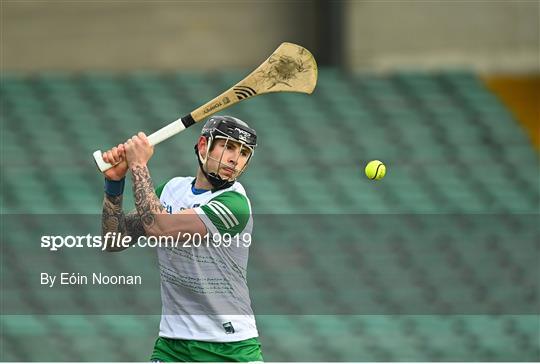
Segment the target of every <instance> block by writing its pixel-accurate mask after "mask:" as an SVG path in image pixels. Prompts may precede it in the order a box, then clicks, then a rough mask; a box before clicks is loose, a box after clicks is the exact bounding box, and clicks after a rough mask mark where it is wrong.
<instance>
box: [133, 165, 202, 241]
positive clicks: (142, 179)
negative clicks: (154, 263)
mask: <svg viewBox="0 0 540 364" xmlns="http://www.w3.org/2000/svg"><path fill="white" fill-rule="evenodd" d="M131 174H132V177H133V195H134V196H135V207H136V208H137V212H138V215H139V216H140V220H141V222H142V226H143V227H144V230H145V232H146V234H147V235H152V236H173V237H175V238H177V237H178V233H182V235H181V236H180V238H181V239H188V238H189V235H193V234H199V235H200V236H204V235H205V234H206V233H207V231H206V226H205V225H204V223H203V222H202V221H201V219H200V218H199V216H198V215H197V213H196V212H195V211H194V210H193V209H188V210H183V211H182V212H181V213H179V214H174V215H169V214H167V212H166V211H165V208H164V207H163V206H162V205H161V202H160V201H159V199H158V197H157V195H156V193H155V192H154V187H153V185H152V179H151V178H150V172H149V171H148V167H147V166H146V165H139V164H138V165H135V166H132V167H131Z"/></svg>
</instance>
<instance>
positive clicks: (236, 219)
mask: <svg viewBox="0 0 540 364" xmlns="http://www.w3.org/2000/svg"><path fill="white" fill-rule="evenodd" d="M194 180H195V179H194V178H193V177H177V178H173V179H171V180H170V181H169V182H167V183H166V184H165V185H162V186H160V187H159V188H158V189H157V190H156V193H157V194H158V196H159V198H160V201H161V203H162V205H163V206H164V207H165V209H166V210H167V212H168V213H173V214H174V213H178V212H180V211H181V210H184V209H190V208H193V209H195V211H196V212H197V214H198V215H199V217H200V218H201V220H202V222H203V223H204V224H205V225H206V228H207V230H208V232H209V234H210V236H213V237H214V244H215V245H213V244H208V241H206V242H204V241H203V244H201V246H199V247H194V246H193V243H195V241H193V242H192V244H189V245H191V247H183V246H178V247H176V248H175V247H159V248H158V249H157V251H158V259H159V267H160V276H161V301H162V316H161V323H160V328H159V336H161V337H167V338H174V339H186V340H200V341H211V342H233V341H241V340H246V339H250V338H253V337H257V336H258V332H257V327H256V324H255V317H254V316H253V311H252V309H251V301H250V298H249V290H248V287H247V280H246V272H247V262H248V253H249V245H250V244H251V231H252V228H253V218H252V216H251V205H250V202H249V199H248V198H247V196H246V192H245V190H244V188H243V187H242V185H241V184H240V183H238V182H235V183H234V184H233V185H232V186H231V187H229V188H227V189H223V190H219V191H217V192H211V191H201V190H196V189H194V188H193V182H194ZM231 237H234V239H233V240H232V243H231V244H230V246H228V247H225V245H229V244H225V242H226V241H230V239H231ZM216 238H217V239H216ZM220 238H222V239H223V240H222V241H219V240H220ZM248 240H249V241H248ZM211 241H212V240H211ZM216 246H217V247H216Z"/></svg>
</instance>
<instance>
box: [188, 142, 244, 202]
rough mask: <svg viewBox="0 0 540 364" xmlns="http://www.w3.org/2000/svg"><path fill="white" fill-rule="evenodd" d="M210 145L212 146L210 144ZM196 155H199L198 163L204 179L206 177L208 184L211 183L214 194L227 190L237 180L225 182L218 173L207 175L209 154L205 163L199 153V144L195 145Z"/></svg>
mask: <svg viewBox="0 0 540 364" xmlns="http://www.w3.org/2000/svg"><path fill="white" fill-rule="evenodd" d="M208 145H209V146H210V144H208ZM207 153H208V151H207ZM195 154H196V155H197V161H198V162H199V168H200V169H201V171H202V173H203V175H204V177H206V179H207V180H208V182H210V184H211V185H212V187H214V188H213V189H212V192H215V191H219V190H222V189H225V188H229V187H231V186H232V185H233V184H234V182H235V180H233V181H227V180H224V179H223V178H221V177H220V176H219V175H217V174H216V173H207V172H206V171H205V168H204V165H205V164H206V160H207V159H208V154H207V158H205V161H204V162H203V161H202V157H201V154H200V153H199V148H198V146H197V144H195Z"/></svg>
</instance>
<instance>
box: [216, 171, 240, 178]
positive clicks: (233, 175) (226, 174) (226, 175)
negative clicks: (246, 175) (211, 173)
mask: <svg viewBox="0 0 540 364" xmlns="http://www.w3.org/2000/svg"><path fill="white" fill-rule="evenodd" d="M237 175H238V173H236V171H231V170H229V169H225V170H222V171H220V172H219V176H220V177H221V178H222V179H223V180H226V181H232V180H234V179H235V178H236V176H237Z"/></svg>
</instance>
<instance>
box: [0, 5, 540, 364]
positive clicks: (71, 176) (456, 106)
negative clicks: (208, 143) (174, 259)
mask: <svg viewBox="0 0 540 364" xmlns="http://www.w3.org/2000/svg"><path fill="white" fill-rule="evenodd" d="M539 14H540V11H539V3H538V2H537V1H512V2H502V1H501V2H499V1H491V2H489V1H477V2H475V1H471V2H443V1H431V2H424V1H395V2H392V1H387V2H373V1H346V2H324V1H302V2H272V1H266V2H203V3H195V2H151V3H150V2H133V3H129V4H128V3H126V2H110V3H107V2H49V1H40V2H34V1H24V2H15V1H5V0H3V1H2V2H1V23H2V25H1V26H2V29H1V34H2V37H1V53H2V55H1V57H2V75H1V88H0V96H1V123H2V124H1V125H2V126H1V138H2V139H1V147H2V148H1V153H2V155H1V163H2V175H1V203H2V226H1V228H2V241H1V247H2V262H1V271H2V273H1V276H2V278H1V279H2V297H3V298H2V316H1V334H2V335H1V342H0V344H1V348H0V359H1V360H2V361H146V360H148V358H149V353H150V350H151V347H152V345H153V341H154V340H155V337H156V334H157V328H158V322H159V315H158V312H155V311H149V312H148V314H144V313H145V311H144V309H142V308H141V310H140V311H138V312H137V314H121V312H120V313H119V314H115V315H112V314H108V315H100V314H96V311H97V309H96V307H98V306H99V305H100V296H99V295H98V294H97V293H96V291H95V290H92V288H88V289H86V290H85V289H82V290H76V291H69V290H68V291H65V292H64V294H65V296H62V299H63V300H64V301H67V302H74V303H75V304H78V303H80V302H81V301H86V303H87V304H86V305H83V311H84V310H87V311H88V314H67V313H69V312H68V311H66V314H61V313H63V312H59V310H58V309H56V308H55V307H53V306H54V305H55V304H56V303H55V300H54V297H48V296H42V295H37V296H36V295H35V294H34V292H36V291H37V290H38V287H37V286H38V283H37V279H38V278H37V277H38V274H39V272H40V271H42V270H44V269H49V270H57V271H64V270H66V269H69V270H68V271H76V270H77V269H81V267H86V268H89V269H90V268H91V269H93V270H100V271H103V272H116V273H118V271H122V272H127V271H130V270H131V271H137V270H140V271H144V272H145V274H147V275H148V276H151V277H154V278H156V275H157V265H156V260H155V257H154V252H153V251H151V250H144V253H141V254H138V253H136V252H135V253H134V252H131V251H130V252H125V253H123V254H121V255H109V254H102V255H99V254H95V255H88V256H84V257H81V256H78V255H77V254H80V253H78V252H70V253H71V257H70V259H59V258H58V257H55V256H51V255H50V254H46V253H43V254H42V255H43V257H38V256H36V255H33V253H30V251H32V245H33V244H34V245H35V244H38V242H37V241H36V240H35V238H34V236H33V235H32V234H33V233H35V232H36V231H43V230H44V227H43V226H42V225H43V224H44V221H50V220H46V219H45V218H43V216H60V215H59V214H65V215H61V216H64V218H63V219H56V220H60V221H56V223H55V227H56V228H58V229H61V227H60V225H61V221H64V223H65V224H66V225H73V224H75V225H76V226H78V228H79V229H80V230H81V231H85V232H86V231H92V232H94V231H97V229H98V225H99V224H98V222H97V221H98V217H97V216H95V215H94V216H91V214H98V213H99V211H100V207H101V198H102V197H101V196H102V187H101V185H102V179H101V177H100V176H99V174H97V173H96V171H95V169H94V166H93V162H92V160H91V153H92V151H93V150H95V149H96V148H98V147H102V148H103V147H107V146H111V145H113V144H115V143H118V142H119V141H121V140H124V139H126V138H127V137H128V136H130V135H131V134H133V133H134V132H136V131H138V130H144V131H148V132H150V131H153V130H155V129H157V128H158V127H160V126H161V125H164V124H165V123H166V122H169V121H172V120H174V119H176V118H177V117H178V116H180V115H183V113H185V112H188V111H189V110H192V109H193V108H195V107H197V106H199V104H200V103H201V102H202V101H205V100H207V99H209V98H210V97H213V96H215V95H216V93H218V92H221V91H222V90H224V89H226V88H228V87H229V86H230V85H232V84H233V83H235V82H236V81H238V80H239V79H241V77H243V76H244V75H245V74H246V73H247V72H249V71H250V70H251V69H252V68H253V67H254V66H256V65H258V64H259V63H260V62H261V61H262V60H263V59H264V58H265V57H266V56H268V54H269V52H270V51H271V50H273V49H275V48H276V47H277V45H279V44H280V43H281V42H282V41H292V42H296V43H298V44H301V45H304V46H305V47H307V48H308V49H310V50H311V51H312V52H313V53H314V55H315V57H316V59H317V61H318V63H319V66H320V72H319V77H320V78H319V83H318V87H317V89H316V91H315V93H314V94H313V95H312V96H309V97H308V96H305V95H290V94H283V95H270V96H264V97H261V98H256V99H254V100H251V101H249V102H246V103H242V104H240V105H237V106H235V107H234V108H232V109H230V110H227V112H226V113H230V114H233V115H236V116H238V117H240V118H243V119H245V120H248V121H251V123H252V124H253V125H254V127H256V128H257V130H258V131H259V133H260V140H261V143H260V144H261V146H260V148H259V149H258V150H257V154H256V158H255V160H254V163H253V165H252V166H251V168H250V170H249V172H248V173H247V174H246V175H245V176H244V177H243V181H242V182H243V184H244V185H245V186H246V188H247V190H248V192H249V194H250V197H251V199H252V204H253V207H254V212H255V213H256V214H258V215H260V216H259V217H260V220H259V221H260V222H259V223H258V225H256V231H255V234H256V235H255V237H256V239H257V240H256V243H255V245H254V246H253V248H252V253H251V259H250V265H249V273H248V281H249V285H250V288H251V294H252V298H253V301H254V306H255V311H256V313H258V317H257V319H258V324H259V329H260V333H261V340H262V342H263V345H264V354H265V358H266V360H268V361H285V360H290V361H318V360H327V361H379V360H384V361H391V360H407V361H424V360H445V361H456V360H457V361H459V360H468V361H489V360H495V361H529V360H534V361H538V360H540V319H539V315H538V300H539V298H538V297H539V296H538V293H539V279H538V277H539V274H538V273H539V272H538V269H539V268H538V261H539V260H538V254H539V245H538V240H539V239H538V237H539V235H538V226H537V217H538V210H539V201H540V197H539V167H538V166H539V164H538V153H537V148H538V146H539V129H538V123H539V121H538V120H539V109H538V105H539V103H538V100H539V82H538V80H539V78H538V75H539V58H538V57H539V54H540V53H539ZM198 131H199V129H198V128H197V127H194V128H193V130H188V131H187V132H186V133H185V134H183V135H181V136H179V137H177V138H174V139H172V140H170V141H167V142H166V143H164V144H163V145H160V146H159V148H157V149H156V152H155V156H154V158H153V160H152V162H151V165H150V167H151V171H152V175H153V177H154V180H157V181H161V180H164V179H167V178H170V177H171V176H172V175H182V174H192V173H193V170H194V167H195V160H194V156H193V152H192V144H193V141H194V138H195V137H196V135H197V133H198ZM371 159H380V160H383V161H384V162H385V163H386V164H387V166H388V169H389V172H388V175H387V177H386V178H385V179H384V180H383V181H381V182H378V183H372V182H370V181H368V180H367V179H366V178H365V177H363V171H362V169H363V166H364V165H365V163H366V162H367V161H369V160H371ZM127 200H128V201H127V205H128V207H129V206H133V203H132V200H131V199H129V198H128V199H127ZM15 214H19V216H20V217H21V218H20V219H16V218H14V216H16V215H15ZM32 216H34V217H35V216H37V217H36V218H35V219H36V221H37V223H34V224H32V225H28V221H30V220H31V219H32ZM284 216H285V218H284ZM89 217H90V218H89ZM256 218H257V217H256ZM50 219H55V218H54V217H50ZM32 221H33V220H32ZM40 221H41V225H40ZM74 221H75V223H74ZM287 221H289V223H288V224H287ZM291 221H292V222H294V223H291ZM321 221H323V222H324V223H322V224H321ZM77 224H78V225H77ZM256 224H257V220H256ZM321 237H324V239H321ZM257 242H259V243H257ZM25 249H26V250H25ZM44 267H46V268H44ZM336 271H339V274H338V275H335V274H334V273H335V272H336ZM441 272H445V274H443V275H442V276H438V273H441ZM333 274H334V275H333ZM336 277H338V278H339V277H343V280H346V281H347V282H348V284H349V285H348V286H347V287H341V286H339V283H336V281H335V278H336ZM156 282H157V281H156ZM156 284H157V283H156ZM403 287H407V291H406V292H402V291H403ZM347 290H352V291H356V292H362V294H363V295H364V296H362V297H364V298H365V299H366V300H367V301H370V302H371V305H370V304H369V303H366V304H365V306H363V307H364V308H363V307H353V308H352V309H351V308H350V307H348V308H347V307H345V308H344V304H343V302H347V303H350V301H347V297H346V295H345V294H344V293H345V292H346V291H347ZM291 291H294V292H291ZM403 293H404V294H405V295H403ZM123 294H124V295H125V297H123V299H124V301H123V303H124V304H128V305H132V306H135V307H138V306H140V307H145V306H146V305H148V304H153V303H154V302H156V297H155V296H149V295H145V292H137V290H136V288H133V289H132V291H129V290H128V291H125V290H124V291H123ZM446 295H450V301H451V303H452V304H453V305H454V306H453V307H454V310H451V309H448V307H446V306H444V305H439V306H437V305H436V304H435V305H427V304H426V305H425V307H424V306H422V300H424V301H426V302H427V301H429V302H432V303H433V302H435V303H437V302H439V303H440V302H441V301H440V300H439V301H438V300H437V299H435V300H434V299H433V297H439V298H441V297H443V299H442V301H444V297H446ZM410 297H413V298H418V300H419V302H420V304H419V305H416V306H414V307H413V306H408V305H401V306H400V302H402V301H403V300H405V301H406V300H407V299H410ZM158 299H159V298H158ZM510 301H514V303H515V302H518V303H521V302H523V305H521V306H520V305H517V306H513V305H512V304H509V303H508V302H510ZM157 302H159V301H157ZM407 302H408V301H407ZM463 302H466V304H465V303H463ZM64 303H65V302H64ZM460 303H463V304H460ZM319 305H320V306H319ZM360 306H361V305H360ZM258 307H264V309H260V310H258ZM299 307H300V308H299ZM310 307H316V308H315V309H312V310H310ZM366 307H367V308H366ZM433 307H435V308H436V309H433ZM490 307H491V309H488V308H490ZM378 308H381V309H378ZM25 313H26V314H25ZM47 313H48V314H47Z"/></svg>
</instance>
